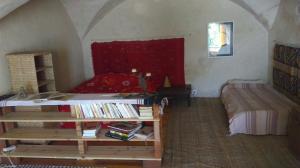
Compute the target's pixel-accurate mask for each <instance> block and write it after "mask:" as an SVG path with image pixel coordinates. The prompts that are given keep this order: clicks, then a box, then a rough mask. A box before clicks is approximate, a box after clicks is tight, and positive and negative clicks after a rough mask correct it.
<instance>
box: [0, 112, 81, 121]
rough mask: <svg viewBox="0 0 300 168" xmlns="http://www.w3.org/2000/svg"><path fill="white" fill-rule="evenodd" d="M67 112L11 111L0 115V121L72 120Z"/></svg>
mask: <svg viewBox="0 0 300 168" xmlns="http://www.w3.org/2000/svg"><path fill="white" fill-rule="evenodd" d="M74 120H76V119H74V118H72V117H71V116H70V114H69V113H62V112H11V113H7V114H6V115H4V116H1V117H0V122H68V121H74Z"/></svg>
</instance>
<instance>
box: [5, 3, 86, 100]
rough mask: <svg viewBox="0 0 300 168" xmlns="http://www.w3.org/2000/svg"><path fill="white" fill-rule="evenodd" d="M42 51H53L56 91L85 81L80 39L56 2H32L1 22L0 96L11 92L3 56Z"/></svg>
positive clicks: (60, 5) (61, 7)
mask: <svg viewBox="0 0 300 168" xmlns="http://www.w3.org/2000/svg"><path fill="white" fill-rule="evenodd" d="M44 50H48V51H51V52H53V57H54V58H53V61H54V70H55V76H56V79H57V80H56V84H57V87H58V89H59V90H67V89H69V88H70V87H72V86H74V85H76V84H78V83H79V82H81V81H82V80H83V79H84V73H83V63H82V62H83V60H82V47H81V43H80V39H79V38H78V35H77V33H76V30H75V28H74V26H73V24H72V22H71V21H70V19H69V16H68V15H67V14H66V12H65V10H64V8H63V6H62V4H61V3H60V1H59V0H43V1H40V0H31V1H30V2H28V3H27V4H26V5H24V6H22V7H20V8H18V9H17V10H16V11H14V12H12V13H11V14H9V15H8V16H6V17H5V18H4V19H2V20H1V21H0V94H3V93H6V92H9V90H10V74H9V71H8V65H7V61H6V57H5V54H7V53H11V52H22V51H44Z"/></svg>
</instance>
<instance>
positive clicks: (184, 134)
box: [163, 98, 300, 168]
mask: <svg viewBox="0 0 300 168" xmlns="http://www.w3.org/2000/svg"><path fill="white" fill-rule="evenodd" d="M227 122H228V120H227V119H226V112H225V110H224V108H223V105H222V103H221V101H220V99H216V98H215V99H214V98H207V99H206V98H203V99H194V100H193V101H192V106H191V107H187V106H186V104H185V102H182V103H173V105H172V107H171V109H170V110H169V111H168V122H167V124H168V125H167V130H166V132H167V133H166V134H167V135H166V137H167V138H166V144H165V153H164V157H163V167H164V168H179V167H180V168H202V167H203V168H227V167H228V168H254V167H255V168H299V167H300V162H299V161H297V160H296V159H295V157H294V156H293V155H292V154H291V153H290V151H289V149H288V142H287V137H286V136H248V135H235V136H228V135H227V134H228V129H227V127H228V124H227Z"/></svg>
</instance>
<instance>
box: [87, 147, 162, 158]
mask: <svg viewBox="0 0 300 168" xmlns="http://www.w3.org/2000/svg"><path fill="white" fill-rule="evenodd" d="M83 157H84V159H104V160H158V161H160V160H161V158H156V157H155V155H154V149H153V147H149V146H89V147H88V150H87V151H86V154H85V155H83Z"/></svg>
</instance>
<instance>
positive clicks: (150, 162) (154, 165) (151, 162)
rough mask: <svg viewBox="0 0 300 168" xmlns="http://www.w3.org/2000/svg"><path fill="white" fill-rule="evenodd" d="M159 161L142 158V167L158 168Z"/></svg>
mask: <svg viewBox="0 0 300 168" xmlns="http://www.w3.org/2000/svg"><path fill="white" fill-rule="evenodd" d="M160 167H161V161H159V160H144V161H143V168H160Z"/></svg>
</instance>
